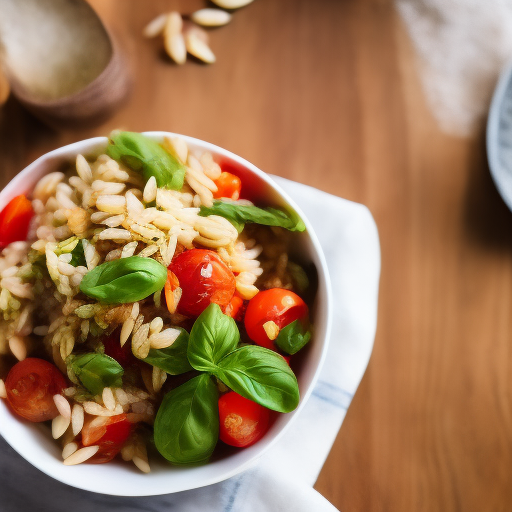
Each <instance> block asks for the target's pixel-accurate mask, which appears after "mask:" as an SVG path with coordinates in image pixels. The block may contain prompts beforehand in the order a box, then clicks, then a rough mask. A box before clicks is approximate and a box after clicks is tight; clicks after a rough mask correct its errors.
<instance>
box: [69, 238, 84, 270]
mask: <svg viewBox="0 0 512 512" xmlns="http://www.w3.org/2000/svg"><path fill="white" fill-rule="evenodd" d="M69 264H70V265H73V267H86V266H87V262H86V261H85V253H84V244H83V243H82V240H79V241H78V243H77V244H76V246H75V248H74V249H73V250H72V251H71V261H70V262H69Z"/></svg>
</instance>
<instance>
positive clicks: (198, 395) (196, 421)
mask: <svg viewBox="0 0 512 512" xmlns="http://www.w3.org/2000/svg"><path fill="white" fill-rule="evenodd" d="M218 399H219V392H218V389H217V386H216V385H215V383H214V382H213V380H212V378H211V377H210V376H209V375H208V374H206V373H203V374H202V375H198V376H197V377H194V378H193V379H191V380H189V381H187V382H185V384H182V385H181V386H179V387H178V388H176V389H173V390H172V391H170V392H169V393H167V394H166V395H165V397H164V399H163V401H162V404H161V405H160V408H159V409H158V413H157V415H156V419H155V425H154V432H155V445H156V447H157V449H158V451H159V452H160V453H161V454H162V455H163V456H164V457H165V458H166V459H167V460H169V461H170V462H172V463H173V464H200V463H203V462H206V461H207V460H208V459H209V458H210V456H211V454H212V453H213V450H214V449H215V445H216V444H217V440H218V438H219V409H218Z"/></svg>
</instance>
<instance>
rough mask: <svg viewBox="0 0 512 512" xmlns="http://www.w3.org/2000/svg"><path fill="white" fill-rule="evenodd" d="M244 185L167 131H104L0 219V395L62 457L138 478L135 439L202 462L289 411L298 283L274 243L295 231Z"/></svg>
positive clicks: (141, 446) (286, 217)
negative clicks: (40, 426)
mask: <svg viewBox="0 0 512 512" xmlns="http://www.w3.org/2000/svg"><path fill="white" fill-rule="evenodd" d="M244 193H245V195H244ZM246 196H247V197H250V191H244V189H243V182H242V179H241V177H240V176H238V175H237V173H236V170H235V169H232V168H229V169H228V168H227V167H226V165H224V164H223V163H222V162H220V164H219V163H218V162H216V161H215V160H214V158H213V157H212V155H211V154H210V153H202V154H201V153H199V154H198V153H197V152H194V151H193V150H192V149H190V148H188V147H187V144H186V143H185V141H184V140H183V139H180V138H172V139H171V138H169V139H165V140H164V141H161V142H160V143H158V142H156V141H154V140H152V139H150V138H147V137H145V136H143V135H141V134H137V133H131V132H116V133H113V134H112V135H111V137H110V139H109V142H108V145H107V147H106V148H105V153H104V154H102V155H100V156H98V157H95V158H90V157H89V155H77V157H76V162H75V163H74V165H73V166H71V168H70V169H69V171H68V172H60V171H55V172H52V173H50V174H48V175H46V176H45V177H44V178H43V179H41V180H40V181H39V183H38V184H37V186H36V187H35V188H34V190H33V191H32V194H31V195H29V197H26V196H25V195H21V196H17V197H15V198H14V199H12V200H11V201H10V202H9V203H8V205H7V206H6V207H5V208H4V210H3V211H2V212H1V213H0V249H1V253H0V313H1V315H2V316H1V318H0V361H1V365H0V377H2V379H0V398H4V399H6V400H7V401H8V403H9V405H10V408H11V410H13V411H14V412H15V413H17V414H18V415H20V416H21V417H23V418H25V419H28V420H30V421H34V422H40V421H51V432H52V435H53V437H54V438H55V439H58V440H59V442H61V443H62V457H63V459H64V464H66V465H75V464H79V463H84V462H88V463H103V462H108V461H110V460H112V459H113V458H114V457H115V456H116V455H117V454H120V455H121V456H122V458H123V459H124V460H125V461H132V462H133V463H134V464H135V466H136V467H137V468H139V469H140V470H141V471H143V472H149V470H150V466H149V462H148V455H147V445H148V441H149V440H150V438H151V436H152V437H153V439H154V445H155V446H156V449H157V450H158V452H159V453H160V454H161V455H162V456H163V457H165V458H166V459H167V460H169V461H170V462H172V463H175V464H190V463H194V464H197V463H204V462H206V461H207V460H208V459H209V457H210V456H211V455H212V453H213V451H214V449H215V447H216V445H217V442H218V440H219V438H220V440H221V441H222V442H224V443H227V444H230V445H232V446H237V447H244V446H249V445H250V444H253V443H254V442H256V441H258V439H260V438H261V437H262V436H263V435H264V434H265V432H266V430H267V429H268V426H269V422H270V415H269V410H274V411H278V412H281V413H286V412H289V411H291V410H293V409H294V408H295V407H296V406H297V404H298V401H299V391H298V385H297V380H296V378H295V375H294V373H293V371H292V370H291V367H290V357H293V355H294V354H295V353H296V352H297V351H298V350H300V349H301V348H302V347H303V346H304V345H305V344H306V343H307V342H308V341H309V340H310V338H311V329H312V326H311V325H310V324H309V313H308V306H307V305H306V302H305V301H304V298H305V297H306V296H307V297H311V293H312V292H314V290H311V288H314V287H312V286H310V285H309V279H308V274H307V273H306V272H305V271H304V269H303V268H302V266H300V265H299V264H298V263H297V262H294V261H291V259H290V257H289V254H288V247H289V245H290V243H293V240H294V237H296V236H299V235H298V234H296V233H294V232H300V231H303V230H304V229H305V227H304V224H303V222H302V221H301V219H300V218H298V216H297V215H296V214H295V213H294V212H287V211H284V210H280V209H276V208H271V207H265V208H262V207H258V206H255V205H254V204H253V203H252V202H251V201H249V200H247V199H246V198H245V197H246ZM299 295H301V296H302V297H303V298H301V297H300V296H299ZM292 364H293V359H292ZM149 444H151V445H152V444H153V443H149Z"/></svg>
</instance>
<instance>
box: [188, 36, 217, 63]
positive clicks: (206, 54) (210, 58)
mask: <svg viewBox="0 0 512 512" xmlns="http://www.w3.org/2000/svg"><path fill="white" fill-rule="evenodd" d="M185 45H186V48H187V52H188V53H190V54H191V55H193V56H194V57H197V58H198V59H200V60H202V61H203V62H206V63H207V64H213V63H214V62H215V60H216V59H215V54H214V53H213V52H212V51H211V49H210V47H209V46H208V44H206V43H205V42H204V41H203V40H202V39H200V38H199V37H198V35H197V34H196V33H195V31H192V30H191V31H189V32H187V34H186V35H185Z"/></svg>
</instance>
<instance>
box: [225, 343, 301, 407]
mask: <svg viewBox="0 0 512 512" xmlns="http://www.w3.org/2000/svg"><path fill="white" fill-rule="evenodd" d="M215 376H216V377H217V378H219V379H220V380H221V381H222V382H224V384H226V386H228V387H229V388H231V389H232V390H233V391H236V392H237V393H238V394H239V395H242V396H244V397H245V398H248V399H249V400H252V401H253V402H256V403H258V404H260V405H263V407H267V408H268V409H273V410H274V411H278V412H290V411H293V410H294V409H295V408H296V407H297V405H298V403H299V398H300V397H299V387H298V385H297V379H296V377H295V375H294V373H293V372H292V370H291V369H290V367H289V366H288V363H287V362H286V361H285V360H284V359H283V357H281V356H280V355H279V354H278V353H277V352H274V351H273V350H268V349H266V348H263V347H258V346H255V345H247V346H245V347H241V348H238V349H236V350H235V351H234V352H231V354H228V355H227V356H226V357H225V358H224V359H222V360H221V361H220V362H219V365H218V367H217V368H216V370H215Z"/></svg>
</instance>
